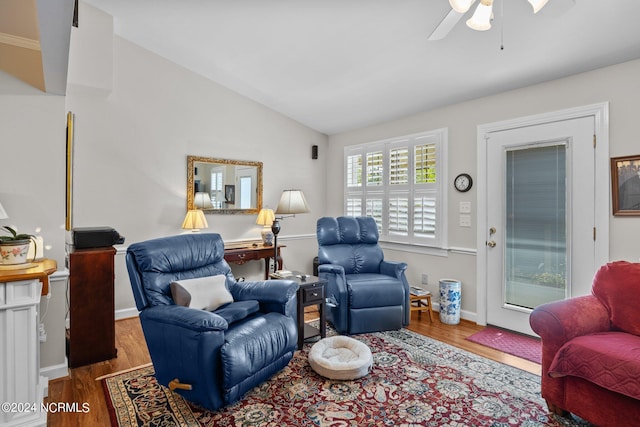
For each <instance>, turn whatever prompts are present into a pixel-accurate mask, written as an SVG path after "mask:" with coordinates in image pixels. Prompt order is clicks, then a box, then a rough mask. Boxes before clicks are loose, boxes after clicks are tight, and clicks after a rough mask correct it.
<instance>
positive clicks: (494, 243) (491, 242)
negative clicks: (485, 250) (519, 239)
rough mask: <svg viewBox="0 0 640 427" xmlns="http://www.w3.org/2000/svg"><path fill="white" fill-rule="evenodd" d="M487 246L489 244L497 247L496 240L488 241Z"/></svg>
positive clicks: (491, 246)
mask: <svg viewBox="0 0 640 427" xmlns="http://www.w3.org/2000/svg"><path fill="white" fill-rule="evenodd" d="M487 246H489V247H490V248H495V247H496V242H494V241H493V240H491V241H488V242H487Z"/></svg>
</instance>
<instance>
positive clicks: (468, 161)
mask: <svg viewBox="0 0 640 427" xmlns="http://www.w3.org/2000/svg"><path fill="white" fill-rule="evenodd" d="M638 75H640V61H631V62H627V63H623V64H619V65H616V66H612V67H606V68H602V69H598V70H595V71H591V72H587V73H583V74H578V75H575V76H571V77H567V78H563V79H559V80H554V81H551V82H547V83H543V84H539V85H535V86H530V87H526V88H521V89H518V90H514V91H510V92H505V93H501V94H498V95H494V96H489V97H484V98H480V99H476V100H473V101H469V102H464V103H460V104H456V105H451V106H448V107H445V108H439V109H435V110H431V111H426V112H423V113H420V114H415V115H412V116H409V117H405V118H402V119H399V120H395V121H391V122H387V123H381V124H378V125H375V126H370V127H367V128H364V129H359V130H355V131H352V132H346V133H342V134H338V135H332V136H331V137H330V138H329V160H328V161H329V164H335V165H342V157H343V148H344V147H345V146H347V145H353V144H358V143H362V142H367V141H375V140H379V139H385V138H390V137H394V136H400V135H407V134H411V133H415V132H419V131H424V130H431V129H438V128H442V127H447V128H449V164H448V169H449V176H448V186H447V188H448V189H449V193H448V196H449V200H448V210H449V227H448V230H447V231H448V235H449V246H450V247H453V248H461V249H463V250H462V251H453V252H451V253H449V255H448V256H447V257H444V258H443V257H437V256H429V255H424V254H418V253H415V252H400V251H391V250H387V251H386V252H385V254H386V257H387V258H389V259H395V260H402V261H406V262H407V263H408V264H409V268H408V271H407V278H408V279H409V281H410V282H411V283H416V284H417V283H420V275H421V273H423V272H425V273H428V274H429V287H428V288H429V289H430V290H431V291H432V292H436V291H437V286H438V280H439V279H440V278H445V277H452V278H457V279H460V280H462V282H463V290H462V291H463V298H462V309H463V314H466V317H468V318H474V316H475V313H476V311H477V307H476V300H475V299H476V265H475V263H476V260H475V254H474V252H475V249H476V222H475V218H476V216H475V208H476V206H477V204H476V192H475V188H473V189H472V190H471V191H470V192H468V193H458V192H456V191H454V190H453V187H452V184H451V182H452V179H453V177H455V176H456V175H457V174H458V173H461V172H467V173H469V174H471V176H472V177H475V176H476V138H477V126H478V125H480V124H484V123H492V122H497V121H502V120H507V119H512V118H517V117H523V116H529V115H533V114H540V113H546V112H550V111H557V110H562V109H566V108H572V107H578V106H583V105H589V104H594V103H598V102H604V101H609V102H610V111H609V114H610V156H612V157H614V156H622V155H631V154H640V143H639V140H638V136H637V134H638V132H637V116H638V111H640V108H639V107H640V83H639V82H638ZM342 181H343V170H342V166H340V167H339V168H336V169H335V172H334V173H332V174H329V175H328V176H327V185H328V188H336V189H342V187H343V186H342ZM460 201H471V202H472V227H471V228H463V227H459V226H458V223H457V216H458V205H459V202H460ZM601 203H608V204H609V205H610V204H611V197H609V200H602V201H601ZM342 205H343V192H342V191H335V192H332V193H330V194H329V195H328V198H327V211H328V213H329V214H330V215H339V214H341V213H342ZM610 212H611V210H610ZM609 226H610V241H609V242H608V243H609V245H610V252H609V253H610V258H611V260H617V259H626V260H629V261H638V259H639V258H640V250H639V249H638V246H637V242H636V241H635V240H636V239H633V238H631V237H630V236H638V235H640V218H639V217H626V218H622V217H613V216H611V218H610V222H609ZM601 244H607V242H602V243H601ZM465 249H468V251H467V250H465ZM460 252H461V253H460Z"/></svg>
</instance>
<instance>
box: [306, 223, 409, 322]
mask: <svg viewBox="0 0 640 427" xmlns="http://www.w3.org/2000/svg"><path fill="white" fill-rule="evenodd" d="M317 237H318V276H319V277H321V278H323V279H326V280H327V299H328V304H327V307H328V310H327V319H328V320H329V321H330V322H331V323H332V324H333V326H334V328H335V329H336V330H337V331H338V332H340V333H347V334H360V333H365V332H376V331H387V330H393V329H400V328H402V327H403V326H407V325H408V324H409V316H410V314H411V313H410V311H411V310H410V303H409V284H408V283H407V279H406V277H405V270H406V269H407V264H405V263H404V262H394V261H385V260H384V254H383V252H382V249H381V248H380V246H379V245H378V227H377V226H376V223H375V221H374V219H373V218H371V217H357V218H354V217H338V218H330V217H324V218H320V219H319V220H318V223H317Z"/></svg>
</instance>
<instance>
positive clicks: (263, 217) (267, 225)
mask: <svg viewBox="0 0 640 427" xmlns="http://www.w3.org/2000/svg"><path fill="white" fill-rule="evenodd" d="M274 219H275V215H274V214H273V209H260V212H259V213H258V219H256V224H258V225H262V226H263V227H262V232H261V233H260V234H261V235H262V243H263V244H264V245H265V246H273V231H271V225H272V224H273V221H274Z"/></svg>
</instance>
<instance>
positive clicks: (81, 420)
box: [47, 307, 540, 427]
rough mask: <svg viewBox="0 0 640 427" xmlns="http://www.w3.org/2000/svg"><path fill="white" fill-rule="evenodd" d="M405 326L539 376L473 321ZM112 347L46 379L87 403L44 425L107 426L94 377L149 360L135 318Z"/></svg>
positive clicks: (56, 396)
mask: <svg viewBox="0 0 640 427" xmlns="http://www.w3.org/2000/svg"><path fill="white" fill-rule="evenodd" d="M310 308H313V307H310ZM316 317H317V311H313V310H310V311H308V312H306V313H305V318H306V319H307V320H310V319H313V318H316ZM408 329H410V330H412V331H414V332H417V333H420V334H422V335H426V336H428V337H431V338H434V339H437V340H440V341H443V342H446V343H448V344H451V345H453V346H456V347H459V348H462V349H465V350H467V351H470V352H473V353H476V354H478V355H480V356H483V357H486V358H489V359H492V360H496V361H498V362H501V363H504V364H507V365H511V366H515V367H516V368H520V369H523V370H525V371H529V372H532V373H535V374H538V375H540V365H538V364H536V363H533V362H529V361H527V360H524V359H520V358H518V357H515V356H511V355H509V354H506V353H502V352H500V351H497V350H493V349H490V348H488V347H484V346H482V345H480V344H476V343H472V342H471V341H467V340H465V338H466V337H468V336H469V335H472V334H474V333H475V332H477V331H480V330H482V329H483V326H478V325H476V324H475V323H472V322H469V321H466V320H462V321H461V322H460V324H459V325H455V326H454V325H445V324H443V323H440V320H439V319H438V314H437V313H434V321H433V323H431V322H430V321H429V316H428V314H426V313H423V314H422V315H421V316H419V314H418V313H413V314H412V316H411V324H410V325H409V328H408ZM116 348H117V349H118V357H117V358H115V359H112V360H109V361H105V362H99V363H95V364H93V365H88V366H83V367H80V368H75V369H70V370H69V376H68V377H65V378H59V379H56V380H52V381H50V382H49V397H48V401H49V402H53V403H57V402H68V403H73V402H77V403H78V404H79V406H80V407H82V404H83V403H85V402H86V403H88V404H89V411H88V412H87V413H65V412H58V413H49V416H48V423H47V425H48V426H50V427H71V426H82V427H84V426H109V425H110V422H109V413H108V411H107V405H106V402H105V398H104V393H103V390H102V383H101V381H97V380H96V378H98V377H101V376H103V375H108V374H111V373H115V372H118V371H123V370H126V369H130V368H135V367H136V366H140V365H143V364H146V363H150V362H151V358H150V357H149V353H148V351H147V346H146V344H145V340H144V336H143V333H142V327H141V326H140V321H139V320H138V318H137V317H134V318H130V319H123V320H118V321H117V322H116Z"/></svg>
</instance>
